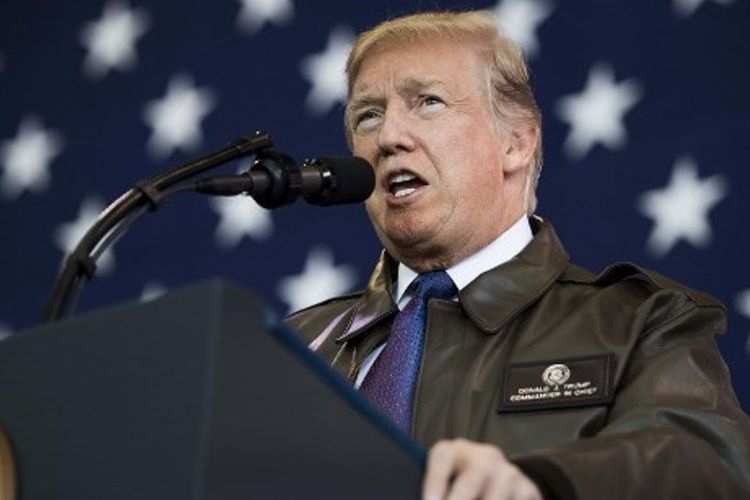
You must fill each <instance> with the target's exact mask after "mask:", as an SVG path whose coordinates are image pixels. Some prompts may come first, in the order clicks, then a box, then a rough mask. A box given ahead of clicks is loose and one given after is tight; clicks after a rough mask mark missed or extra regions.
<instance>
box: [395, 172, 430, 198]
mask: <svg viewBox="0 0 750 500" xmlns="http://www.w3.org/2000/svg"><path fill="white" fill-rule="evenodd" d="M425 185H427V183H426V182H425V181H423V180H422V179H421V178H420V177H419V176H418V175H416V174H413V173H411V172H406V171H403V170H402V171H400V172H396V173H393V174H391V175H390V176H388V192H389V193H391V194H392V195H393V196H395V197H396V198H403V197H404V196H409V195H410V194H412V193H413V192H414V191H416V190H417V189H419V188H420V187H422V186H425Z"/></svg>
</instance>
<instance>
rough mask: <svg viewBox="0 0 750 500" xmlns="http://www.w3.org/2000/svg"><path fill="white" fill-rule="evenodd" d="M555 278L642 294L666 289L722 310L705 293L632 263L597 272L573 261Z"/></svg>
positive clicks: (646, 294) (668, 291)
mask: <svg viewBox="0 0 750 500" xmlns="http://www.w3.org/2000/svg"><path fill="white" fill-rule="evenodd" d="M559 281H561V282H568V283H579V284H584V285H590V286H593V287H598V288H609V287H619V288H624V287H627V288H631V289H632V290H633V292H634V293H639V294H645V296H646V297H648V296H651V295H654V294H657V293H659V292H666V293H668V294H671V295H681V296H683V297H684V298H685V299H686V300H688V301H690V302H691V303H692V304H694V305H696V306H699V307H719V308H721V309H725V308H724V305H723V304H722V303H721V302H720V301H719V300H718V299H716V298H715V297H713V296H711V295H709V294H708V293H705V292H702V291H700V290H696V289H694V288H691V287H688V286H686V285H683V284H682V283H679V282H677V281H675V280H672V279H670V278H667V277H666V276H664V275H663V274H660V273H657V272H656V271H653V270H651V269H647V268H645V267H642V266H639V265H637V264H634V263H632V262H615V263H614V264H611V265H609V266H607V267H606V268H605V269H604V270H602V271H601V272H599V273H598V274H597V273H593V272H591V271H589V270H587V269H584V268H582V267H580V266H577V265H575V264H570V265H569V266H568V268H567V269H566V270H565V271H564V272H563V274H562V275H561V276H560V280H559Z"/></svg>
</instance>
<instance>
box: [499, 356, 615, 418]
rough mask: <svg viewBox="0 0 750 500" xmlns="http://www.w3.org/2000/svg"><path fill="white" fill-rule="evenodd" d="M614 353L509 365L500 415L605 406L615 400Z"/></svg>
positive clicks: (502, 390)
mask: <svg viewBox="0 0 750 500" xmlns="http://www.w3.org/2000/svg"><path fill="white" fill-rule="evenodd" d="M614 369H615V355H614V354H613V353H608V354H600V355H596V356H584V357H580V358H568V359H557V360H544V361H534V362H530V363H518V364H513V365H508V366H507V367H506V368H505V370H504V371H503V380H502V385H501V388H500V404H499V405H498V408H497V411H498V412H499V413H504V412H514V411H529V410H545V409H553V408H566V407H578V406H591V405H600V404H606V403H609V402H611V401H612V397H613V392H614V391H613V388H612V382H613V375H614Z"/></svg>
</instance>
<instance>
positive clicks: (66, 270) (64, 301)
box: [43, 131, 273, 322]
mask: <svg viewBox="0 0 750 500" xmlns="http://www.w3.org/2000/svg"><path fill="white" fill-rule="evenodd" d="M272 146H273V140H272V139H271V136H270V135H269V134H268V132H265V131H257V132H255V133H253V134H252V135H249V136H247V137H243V138H240V139H237V140H235V141H233V142H231V143H230V144H228V145H227V146H225V147H224V148H222V149H220V150H218V151H216V152H214V153H211V154H208V155H205V156H203V157H201V158H198V159H197V160H194V161H191V162H188V163H185V164H183V165H180V166H177V167H175V168H173V169H170V170H168V171H166V172H163V173H161V174H158V175H156V176H154V177H152V178H150V179H147V180H144V181H141V182H139V183H138V184H136V185H135V187H133V188H131V189H129V190H128V191H126V192H125V193H123V194H122V195H121V196H120V197H119V198H118V199H116V200H115V201H114V202H113V203H111V204H110V205H109V206H108V207H107V208H106V209H105V210H104V211H103V212H102V214H101V215H100V216H99V218H98V219H97V220H96V222H95V223H94V224H93V225H92V226H91V228H89V230H88V231H87V232H86V234H85V235H84V236H83V238H81V240H80V241H79V242H78V245H76V248H75V249H74V250H73V252H71V253H70V255H68V256H67V258H66V259H65V265H64V267H63V269H62V271H61V272H60V273H59V275H58V277H57V279H56V281H55V285H54V288H53V291H52V295H51V296H50V299H49V301H48V302H47V305H46V308H45V312H44V318H43V320H44V321H45V322H52V321H56V320H58V319H60V318H61V317H62V316H63V314H65V312H66V310H67V306H68V303H69V300H70V296H71V293H72V292H73V291H74V290H75V289H76V286H77V284H78V283H79V282H80V281H81V279H82V278H83V277H85V278H87V279H90V278H92V277H93V275H94V273H95V271H96V259H95V258H94V257H92V252H94V250H95V248H96V246H97V245H98V244H99V243H100V242H101V240H102V239H103V238H104V237H105V236H107V234H108V233H110V231H112V230H113V228H115V226H116V225H117V224H118V223H120V222H121V221H122V220H123V219H125V218H126V217H127V216H128V215H129V214H132V213H133V212H134V211H136V210H138V209H139V208H142V207H144V206H146V205H150V209H151V210H154V209H156V208H158V206H159V204H160V203H161V200H162V198H163V195H164V191H166V190H168V189H169V188H170V187H172V186H174V185H175V184H177V183H179V182H182V181H184V180H186V179H189V178H191V177H194V176H196V175H198V174H200V173H202V172H205V171H207V170H209V169H211V168H214V167H217V166H219V165H222V164H225V163H227V162H230V161H232V160H235V159H237V158H241V157H244V156H249V155H252V154H257V153H258V152H259V151H261V150H263V149H267V148H270V147H272Z"/></svg>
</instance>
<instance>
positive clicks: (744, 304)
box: [734, 289, 750, 356]
mask: <svg viewBox="0 0 750 500" xmlns="http://www.w3.org/2000/svg"><path fill="white" fill-rule="evenodd" d="M734 304H735V307H736V308H737V311H738V312H739V313H740V314H741V315H743V316H745V317H746V318H748V319H750V289H748V290H744V291H742V292H740V293H738V294H737V297H736V298H735V299H734ZM745 353H746V354H747V355H748V356H750V335H748V337H747V342H746V343H745Z"/></svg>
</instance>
